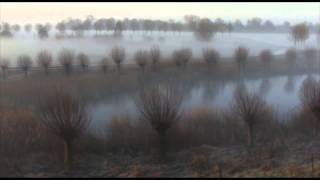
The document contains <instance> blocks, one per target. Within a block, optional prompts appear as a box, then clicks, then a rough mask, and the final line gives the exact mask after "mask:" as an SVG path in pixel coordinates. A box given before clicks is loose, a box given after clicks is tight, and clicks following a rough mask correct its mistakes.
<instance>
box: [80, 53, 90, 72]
mask: <svg viewBox="0 0 320 180" xmlns="http://www.w3.org/2000/svg"><path fill="white" fill-rule="evenodd" d="M77 59H78V61H79V62H78V63H79V65H80V67H81V69H82V71H86V70H87V69H88V67H89V64H90V60H89V56H87V55H86V54H84V53H80V54H78V56H77Z"/></svg>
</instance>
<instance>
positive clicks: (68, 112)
mask: <svg viewBox="0 0 320 180" xmlns="http://www.w3.org/2000/svg"><path fill="white" fill-rule="evenodd" d="M38 110H39V114H40V120H41V122H42V123H43V125H44V126H45V127H46V128H47V130H48V131H49V132H51V133H53V134H54V135H56V136H57V137H59V138H60V139H61V140H62V141H63V143H64V163H65V168H66V169H67V170H69V169H70V168H72V162H73V151H74V149H73V146H74V141H75V139H77V138H78V137H79V135H80V134H81V133H83V132H84V131H85V130H86V129H87V127H88V126H89V123H90V119H89V116H88V113H87V107H86V105H85V103H84V102H83V101H81V100H80V99H79V98H75V97H73V96H71V95H70V94H68V93H66V92H63V91H62V90H61V89H58V88H57V89H56V90H55V92H54V93H52V94H50V95H48V96H47V97H45V98H44V101H42V102H41V103H40V105H39V109H38Z"/></svg>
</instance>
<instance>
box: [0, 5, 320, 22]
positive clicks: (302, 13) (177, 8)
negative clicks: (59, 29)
mask: <svg viewBox="0 0 320 180" xmlns="http://www.w3.org/2000/svg"><path fill="white" fill-rule="evenodd" d="M319 12H320V3H316V2H308V3H302V2H299V3H297V2H295V3H292V2H291V3H275V2H269V3H261V2H256V3H251V2H246V3H244V2H241V3H240V2H239V3H234V2H226V3H215V2H212V3H210V2H208V3H204V2H202V3H196V2H185V3H177V2H174V3H169V2H166V3H164V2H149V3H145V2H143V3H137V2H135V3H125V2H120V3H114V2H113V3H110V2H94V3H90V2H86V3H73V2H69V3H61V2H45V3H39V2H34V3H30V2H28V3H21V2H12V3H11V2H0V21H4V22H9V23H19V24H26V23H33V24H34V23H46V22H50V23H56V22H57V21H60V20H62V19H66V18H69V17H72V18H80V19H84V18H85V16H87V15H89V14H91V15H93V16H94V17H95V18H101V17H114V18H117V19H118V18H119V19H123V18H124V17H128V18H149V19H162V20H168V19H175V20H183V16H184V15H186V14H193V15H198V16H200V17H208V18H212V19H215V18H218V17H220V18H222V19H224V20H235V19H240V20H247V19H248V18H252V17H261V18H262V19H267V18H268V19H271V20H273V21H274V22H275V23H276V24H278V23H282V22H283V21H285V20H288V21H289V22H292V23H297V22H302V21H309V22H313V23H314V22H317V23H318V21H320V14H319Z"/></svg>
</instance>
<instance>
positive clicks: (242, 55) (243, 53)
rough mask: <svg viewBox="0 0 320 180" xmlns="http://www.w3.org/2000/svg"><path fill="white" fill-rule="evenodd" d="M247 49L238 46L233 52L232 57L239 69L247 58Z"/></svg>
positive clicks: (242, 67)
mask: <svg viewBox="0 0 320 180" xmlns="http://www.w3.org/2000/svg"><path fill="white" fill-rule="evenodd" d="M248 56H249V50H248V49H247V48H245V47H241V46H240V47H238V48H237V49H236V50H235V52H234V58H235V60H236V62H237V64H238V67H239V68H240V69H244V68H245V65H246V61H247V60H248Z"/></svg>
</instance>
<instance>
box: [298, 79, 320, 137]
mask: <svg viewBox="0 0 320 180" xmlns="http://www.w3.org/2000/svg"><path fill="white" fill-rule="evenodd" d="M300 101H301V103H302V110H303V111H305V112H309V113H311V114H312V115H313V116H314V117H315V119H316V121H314V122H313V123H315V124H313V128H314V129H313V135H314V136H315V135H316V134H318V128H319V127H320V83H319V82H317V81H316V80H315V79H314V78H312V77H308V78H307V79H305V80H304V81H303V83H302V86H301V89H300Z"/></svg>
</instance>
